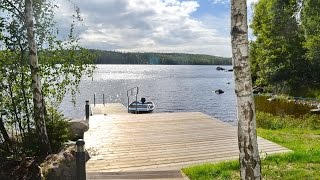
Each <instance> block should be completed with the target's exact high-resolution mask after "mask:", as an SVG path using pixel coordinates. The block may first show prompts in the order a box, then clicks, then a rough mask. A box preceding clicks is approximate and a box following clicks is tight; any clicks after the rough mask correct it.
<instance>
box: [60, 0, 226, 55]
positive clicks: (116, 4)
mask: <svg viewBox="0 0 320 180" xmlns="http://www.w3.org/2000/svg"><path fill="white" fill-rule="evenodd" d="M60 3H61V9H60V10H59V11H61V13H60V12H58V13H57V14H58V15H59V16H60V18H59V19H60V20H61V23H60V24H62V27H64V26H63V25H65V24H68V23H67V21H66V20H65V19H66V18H65V17H63V16H62V15H64V16H65V15H68V16H70V7H68V6H63V3H64V1H63V0H60ZM76 3H77V5H78V6H79V7H80V9H81V13H82V17H83V19H84V21H83V26H82V27H81V28H80V29H79V31H78V32H79V35H80V38H81V43H82V45H84V46H86V47H88V48H96V49H106V50H121V51H139V52H145V51H155V52H185V53H202V54H211V55H219V56H228V57H230V56H231V47H230V37H229V30H227V34H222V33H220V32H219V31H220V30H221V28H225V27H221V26H220V25H221V24H222V21H220V22H221V24H219V23H216V24H212V23H211V24H210V23H206V21H205V19H199V20H196V19H194V18H192V16H191V14H192V13H194V12H195V11H197V9H198V8H199V4H198V3H197V1H194V0H190V1H179V0H147V1H146V0H108V1H105V0H90V1H77V2H76ZM68 8H69V10H68ZM207 18H208V22H209V20H210V18H211V19H212V18H215V17H213V16H211V17H207ZM215 22H217V21H215ZM223 23H225V22H223ZM208 24H210V26H209V25H208ZM228 25H229V24H228ZM67 27H68V26H65V28H67Z"/></svg>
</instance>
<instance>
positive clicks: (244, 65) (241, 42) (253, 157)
mask: <svg viewBox="0 0 320 180" xmlns="http://www.w3.org/2000/svg"><path fill="white" fill-rule="evenodd" d="M231 43H232V63H233V69H234V71H233V72H234V78H235V93H236V96H237V114H238V145H239V151H240V153H239V161H240V177H241V179H250V180H251V179H261V166H260V157H259V150H258V143H257V134H256V117H255V105H254V100H253V94H252V81H251V71H250V64H249V58H248V53H249V48H248V25H247V4H246V0H232V1H231Z"/></svg>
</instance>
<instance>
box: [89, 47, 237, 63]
mask: <svg viewBox="0 0 320 180" xmlns="http://www.w3.org/2000/svg"><path fill="white" fill-rule="evenodd" d="M93 51H94V52H95V53H97V58H96V61H95V62H96V64H172V65H213V64H214V65H231V63H232V62H231V58H225V57H218V56H210V55H201V54H184V53H149V52H148V53H139V52H116V51H100V50H93Z"/></svg>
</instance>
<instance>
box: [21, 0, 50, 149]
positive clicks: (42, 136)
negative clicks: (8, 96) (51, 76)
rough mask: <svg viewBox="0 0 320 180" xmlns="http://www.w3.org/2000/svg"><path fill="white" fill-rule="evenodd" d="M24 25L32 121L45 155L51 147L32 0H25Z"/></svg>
mask: <svg viewBox="0 0 320 180" xmlns="http://www.w3.org/2000/svg"><path fill="white" fill-rule="evenodd" d="M25 25H26V27H27V38H28V45H29V59H30V70H31V77H32V88H33V104H34V121H35V124H36V130H37V133H38V137H39V141H40V151H41V154H43V155H46V154H48V153H49V152H51V147H50V142H49V139H48V134H47V129H46V125H45V107H44V103H43V96H42V91H41V77H40V75H39V64H38V57H37V48H36V42H35V37H34V30H33V27H34V25H33V8H32V0H25Z"/></svg>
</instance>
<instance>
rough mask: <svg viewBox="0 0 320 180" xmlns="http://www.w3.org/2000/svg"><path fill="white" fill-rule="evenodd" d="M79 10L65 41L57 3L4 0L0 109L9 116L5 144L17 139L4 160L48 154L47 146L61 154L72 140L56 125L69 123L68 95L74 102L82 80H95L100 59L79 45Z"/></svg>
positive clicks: (2, 131) (2, 152)
mask: <svg viewBox="0 0 320 180" xmlns="http://www.w3.org/2000/svg"><path fill="white" fill-rule="evenodd" d="M74 7H75V8H74V13H73V14H72V16H70V20H71V21H72V22H71V21H70V32H69V34H68V35H66V36H65V37H64V36H60V35H59V31H58V28H57V27H56V21H55V16H54V15H55V14H56V11H58V8H59V7H58V6H57V5H55V4H54V3H53V2H52V1H50V0H41V1H38V0H33V1H32V0H24V1H14V0H0V11H1V12H0V49H1V51H0V99H1V100H0V109H3V110H5V111H6V112H7V114H6V115H5V117H4V119H5V120H4V121H3V123H4V124H3V126H2V127H4V128H2V127H0V144H2V143H3V142H8V140H7V139H8V138H7V136H6V134H9V135H11V136H14V137H15V138H14V141H13V143H7V144H8V145H10V146H8V148H6V147H3V146H0V156H1V157H13V158H15V159H20V157H21V156H22V155H23V156H35V155H45V154H47V153H48V152H50V146H49V145H48V142H50V145H51V150H52V151H54V152H56V151H57V150H59V147H58V146H59V144H61V143H63V142H64V140H65V138H67V137H66V136H65V135H66V134H62V133H63V132H64V129H63V128H64V127H62V125H61V124H60V125H59V126H58V125H57V124H58V123H57V121H59V122H60V120H64V119H63V117H62V115H61V114H60V113H58V112H57V109H58V107H59V104H60V103H61V101H62V99H63V97H64V96H65V94H67V93H69V94H71V97H72V100H75V94H76V93H77V92H79V88H78V87H79V83H80V80H81V77H82V76H85V75H88V76H92V73H93V70H94V65H93V59H95V56H94V54H93V53H91V52H90V51H89V50H87V49H84V48H82V47H80V46H79V43H78V41H79V39H78V37H77V34H75V33H74V29H75V27H76V25H77V23H78V22H80V21H81V17H80V11H79V9H78V8H77V7H76V6H74ZM56 114H58V115H59V116H56ZM43 118H45V119H43ZM62 124H63V123H62ZM0 126H1V125H0ZM46 134H47V135H46ZM60 135H61V136H63V137H57V136H60ZM47 138H49V141H47ZM60 140H61V141H60Z"/></svg>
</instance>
